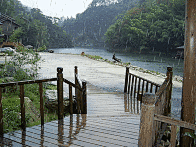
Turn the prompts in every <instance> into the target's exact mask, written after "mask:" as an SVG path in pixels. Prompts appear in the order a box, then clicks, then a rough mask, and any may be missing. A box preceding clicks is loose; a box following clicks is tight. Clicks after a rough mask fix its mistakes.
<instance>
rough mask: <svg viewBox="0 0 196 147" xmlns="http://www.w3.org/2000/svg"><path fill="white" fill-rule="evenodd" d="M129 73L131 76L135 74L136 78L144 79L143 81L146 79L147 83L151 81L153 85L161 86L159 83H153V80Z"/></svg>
mask: <svg viewBox="0 0 196 147" xmlns="http://www.w3.org/2000/svg"><path fill="white" fill-rule="evenodd" d="M129 75H133V76H135V77H137V78H139V79H142V80H144V81H147V82H148V83H152V84H153V85H155V86H159V87H160V86H161V85H160V84H157V83H155V82H152V81H150V80H147V79H145V78H142V77H140V76H137V75H135V74H132V73H129Z"/></svg>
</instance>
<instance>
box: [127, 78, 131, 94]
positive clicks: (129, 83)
mask: <svg viewBox="0 0 196 147" xmlns="http://www.w3.org/2000/svg"><path fill="white" fill-rule="evenodd" d="M128 79H129V82H128V91H127V93H128V94H129V92H130V85H131V74H129V75H128Z"/></svg>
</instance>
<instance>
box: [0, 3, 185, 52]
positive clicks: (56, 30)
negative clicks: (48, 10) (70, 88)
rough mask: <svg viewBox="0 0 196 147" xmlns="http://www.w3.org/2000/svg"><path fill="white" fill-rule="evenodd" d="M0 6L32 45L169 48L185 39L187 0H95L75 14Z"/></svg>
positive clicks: (4, 4)
mask: <svg viewBox="0 0 196 147" xmlns="http://www.w3.org/2000/svg"><path fill="white" fill-rule="evenodd" d="M0 11H1V12H2V13H5V14H7V15H9V16H11V17H13V18H15V19H16V21H17V23H18V24H20V25H21V26H22V29H21V30H22V35H21V34H20V33H18V38H20V37H21V36H22V41H23V43H25V44H31V45H34V46H36V47H38V46H42V45H46V46H47V47H50V48H63V47H72V46H84V47H108V48H110V49H116V50H119V51H121V50H127V51H130V52H131V51H134V52H148V51H149V50H151V51H155V52H156V51H157V52H165V53H168V52H171V51H174V49H175V48H176V47H178V46H181V45H184V24H185V21H184V17H185V0H93V1H92V3H91V4H89V6H88V8H87V9H86V10H85V11H84V12H83V13H80V14H77V15H76V18H68V17H67V18H65V17H62V18H53V17H49V16H45V15H43V14H42V12H41V11H40V10H39V9H34V8H33V9H32V8H28V7H25V6H23V5H22V4H21V3H20V2H19V1H18V0H9V1H5V0H0ZM15 36H17V35H15Z"/></svg>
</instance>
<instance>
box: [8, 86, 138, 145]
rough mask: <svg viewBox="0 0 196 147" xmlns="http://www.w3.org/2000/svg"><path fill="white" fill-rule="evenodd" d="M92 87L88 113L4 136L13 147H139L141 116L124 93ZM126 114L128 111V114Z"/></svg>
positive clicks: (89, 88)
mask: <svg viewBox="0 0 196 147" xmlns="http://www.w3.org/2000/svg"><path fill="white" fill-rule="evenodd" d="M87 87H88V95H87V102H88V108H87V109H88V112H87V115H85V114H79V115H77V114H74V115H72V116H68V117H65V118H64V122H63V124H62V122H61V121H53V122H49V123H46V124H45V125H44V130H42V129H41V127H40V126H34V127H30V128H27V129H26V132H22V131H16V132H14V133H12V134H11V133H10V134H4V141H5V142H7V143H6V144H7V145H9V144H10V146H23V145H25V146H112V147H113V146H133V147H135V146H138V145H137V143H138V136H139V123H140V115H137V114H132V113H131V112H129V111H130V108H131V107H129V104H130V103H127V98H126V96H124V94H119V93H108V92H107V91H103V90H100V89H98V88H96V87H94V86H92V85H87ZM125 111H126V112H125Z"/></svg>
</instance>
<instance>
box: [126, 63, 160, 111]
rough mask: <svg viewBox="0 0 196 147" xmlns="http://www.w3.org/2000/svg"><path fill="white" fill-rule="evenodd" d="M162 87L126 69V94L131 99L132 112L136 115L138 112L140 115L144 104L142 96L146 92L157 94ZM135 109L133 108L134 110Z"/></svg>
mask: <svg viewBox="0 0 196 147" xmlns="http://www.w3.org/2000/svg"><path fill="white" fill-rule="evenodd" d="M160 86H161V85H159V84H157V83H154V82H152V81H150V80H147V79H145V78H142V77H140V76H137V75H134V74H132V73H129V67H126V75H125V87H124V93H127V94H128V98H130V102H131V104H130V106H131V108H130V109H131V111H132V110H133V111H134V113H135V112H136V111H137V113H139V111H140V107H139V102H138V101H140V106H141V102H142V95H143V94H144V92H150V93H156V92H157V91H158V89H159V88H160ZM132 107H133V108H132Z"/></svg>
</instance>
